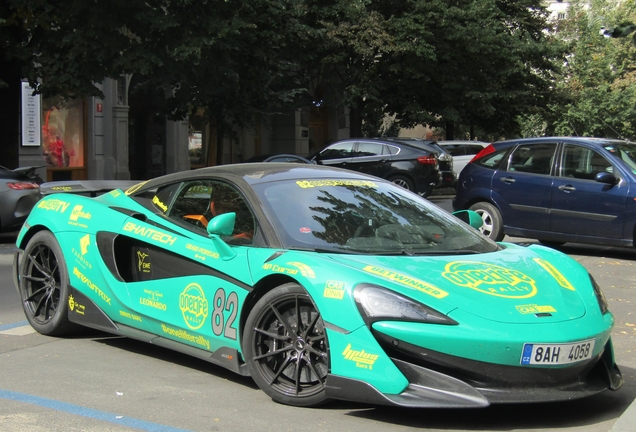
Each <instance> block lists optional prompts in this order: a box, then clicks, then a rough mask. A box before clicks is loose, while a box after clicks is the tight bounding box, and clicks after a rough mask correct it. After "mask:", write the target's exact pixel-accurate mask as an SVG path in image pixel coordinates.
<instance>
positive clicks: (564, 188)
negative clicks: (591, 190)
mask: <svg viewBox="0 0 636 432" xmlns="http://www.w3.org/2000/svg"><path fill="white" fill-rule="evenodd" d="M559 190H561V191H563V192H574V191H575V190H576V188H575V187H574V186H571V185H561V186H559Z"/></svg>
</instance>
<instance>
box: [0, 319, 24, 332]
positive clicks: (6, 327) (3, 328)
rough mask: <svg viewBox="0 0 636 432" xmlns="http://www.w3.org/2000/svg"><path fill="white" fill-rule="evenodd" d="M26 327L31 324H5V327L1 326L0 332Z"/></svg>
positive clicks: (21, 322)
mask: <svg viewBox="0 0 636 432" xmlns="http://www.w3.org/2000/svg"><path fill="white" fill-rule="evenodd" d="M26 325H29V322H28V321H26V320H25V321H18V322H14V323H9V324H3V325H0V331H5V330H11V329H13V328H16V327H23V326H26Z"/></svg>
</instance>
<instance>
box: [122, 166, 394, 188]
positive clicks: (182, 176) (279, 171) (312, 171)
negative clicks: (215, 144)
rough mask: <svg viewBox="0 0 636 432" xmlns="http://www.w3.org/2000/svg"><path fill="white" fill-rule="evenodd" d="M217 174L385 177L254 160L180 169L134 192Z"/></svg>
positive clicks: (260, 178)
mask: <svg viewBox="0 0 636 432" xmlns="http://www.w3.org/2000/svg"><path fill="white" fill-rule="evenodd" d="M209 177H217V178H223V179H226V180H228V181H230V182H232V183H234V184H241V183H243V184H245V183H247V184H249V185H255V184H259V183H266V182H272V181H279V180H306V179H327V178H338V179H353V180H370V179H372V180H374V181H378V182H381V181H383V180H381V179H379V178H376V177H370V176H367V175H364V174H359V173H356V172H355V171H351V170H346V169H340V168H331V167H326V166H321V165H313V164H302V163H299V164H296V163H289V162H253V163H240V164H231V165H218V166H213V167H205V168H199V169H196V170H191V171H180V172H177V173H172V174H167V175H164V176H161V177H156V178H154V179H151V180H148V181H146V182H143V184H142V185H140V187H138V188H137V190H135V192H134V194H137V193H142V192H144V191H147V190H151V189H154V188H156V187H158V186H162V185H165V184H169V183H176V182H180V181H184V180H195V179H197V178H209Z"/></svg>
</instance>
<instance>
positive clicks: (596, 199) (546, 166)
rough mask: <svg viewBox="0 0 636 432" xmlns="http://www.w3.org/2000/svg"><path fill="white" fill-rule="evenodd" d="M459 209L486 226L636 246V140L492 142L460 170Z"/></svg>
mask: <svg viewBox="0 0 636 432" xmlns="http://www.w3.org/2000/svg"><path fill="white" fill-rule="evenodd" d="M453 208H454V209H455V210H463V209H471V210H474V211H476V212H477V213H479V214H480V215H481V217H482V219H483V221H484V225H483V226H482V228H481V230H482V232H483V233H484V234H485V235H487V236H488V237H490V238H492V239H493V240H496V241H500V240H502V239H503V237H504V235H509V236H514V237H525V238H535V239H538V240H539V241H540V242H542V243H544V244H547V245H552V246H558V245H561V244H563V243H565V242H575V243H588V244H599V245H608V246H634V236H635V234H636V143H633V142H629V141H622V140H616V139H603V138H580V137H543V138H523V139H516V140H507V141H500V142H495V143H492V144H490V145H489V146H487V147H485V148H484V149H483V150H482V151H481V152H479V153H478V154H477V155H475V157H474V158H473V160H472V161H471V162H470V163H469V164H468V165H466V168H464V169H463V170H462V172H461V174H460V176H459V180H458V187H457V195H456V197H455V199H454V200H453Z"/></svg>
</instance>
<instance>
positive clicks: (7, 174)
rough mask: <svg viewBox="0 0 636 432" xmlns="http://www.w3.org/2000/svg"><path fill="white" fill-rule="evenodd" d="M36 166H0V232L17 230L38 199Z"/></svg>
mask: <svg viewBox="0 0 636 432" xmlns="http://www.w3.org/2000/svg"><path fill="white" fill-rule="evenodd" d="M37 168H38V167H24V168H16V169H15V170H10V169H8V168H5V167H3V166H0V232H9V231H15V230H18V229H19V228H20V227H21V226H22V224H23V223H24V221H25V220H26V218H27V216H28V215H29V213H30V212H31V209H32V208H33V206H34V205H35V203H36V202H38V200H39V199H40V191H39V184H40V183H42V179H41V178H40V177H39V176H38V175H37V174H36V173H35V170H36V169H37Z"/></svg>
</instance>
